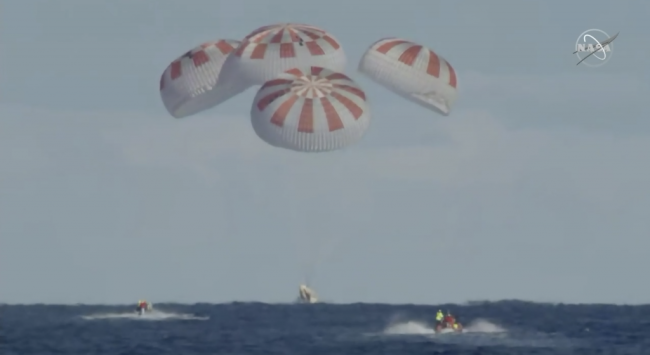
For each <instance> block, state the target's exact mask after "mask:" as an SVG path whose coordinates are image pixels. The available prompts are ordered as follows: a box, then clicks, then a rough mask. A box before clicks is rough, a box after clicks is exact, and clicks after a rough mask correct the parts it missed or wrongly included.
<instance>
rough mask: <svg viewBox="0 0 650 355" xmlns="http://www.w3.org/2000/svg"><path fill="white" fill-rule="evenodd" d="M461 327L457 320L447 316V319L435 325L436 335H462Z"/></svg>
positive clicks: (449, 315)
mask: <svg viewBox="0 0 650 355" xmlns="http://www.w3.org/2000/svg"><path fill="white" fill-rule="evenodd" d="M462 332H463V325H462V324H460V322H459V321H458V320H456V318H455V317H454V316H452V315H451V314H449V313H448V314H447V317H445V318H444V320H443V321H441V322H438V323H437V324H436V334H446V333H462Z"/></svg>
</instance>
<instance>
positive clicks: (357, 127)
mask: <svg viewBox="0 0 650 355" xmlns="http://www.w3.org/2000/svg"><path fill="white" fill-rule="evenodd" d="M251 122H252V124H253V129H254V130H255V133H257V135H258V136H259V137H260V138H262V139H263V140H264V141H266V142H267V143H269V144H270V145H273V146H276V147H280V148H286V149H291V150H296V151H302V152H324V151H330V150H335V149H340V148H344V147H347V146H350V145H352V144H355V143H357V142H358V141H359V140H361V138H362V137H363V135H364V134H365V132H366V130H367V129H368V127H369V125H370V108H369V107H368V103H367V102H366V94H365V93H364V92H363V90H362V89H361V88H360V87H359V86H358V85H357V84H356V83H355V82H354V81H352V79H350V78H348V77H347V76H346V75H345V74H342V73H340V72H336V71H332V70H329V69H325V68H322V67H315V66H312V67H306V69H303V70H301V69H296V68H294V69H291V70H288V71H286V72H284V73H281V74H280V75H277V76H276V78H275V79H272V80H269V81H267V82H266V83H265V84H264V85H263V86H262V87H261V88H260V89H259V90H258V92H257V95H256V96H255V100H254V101H253V105H252V107H251Z"/></svg>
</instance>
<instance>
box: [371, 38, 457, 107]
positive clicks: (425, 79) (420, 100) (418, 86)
mask: <svg viewBox="0 0 650 355" xmlns="http://www.w3.org/2000/svg"><path fill="white" fill-rule="evenodd" d="M359 71H360V72H361V73H363V74H365V75H366V76H368V77H370V78H371V79H372V80H373V81H375V82H376V83H378V84H380V85H382V86H384V87H386V88H388V89H389V90H391V91H393V92H395V93H397V94H398V95H400V96H402V97H404V98H406V99H408V100H410V101H413V102H415V103H417V104H419V105H422V106H424V107H426V108H428V109H433V110H434V111H437V112H439V113H442V114H443V115H448V114H449V112H450V111H451V108H452V106H453V104H454V102H455V101H456V97H457V95H458V78H457V76H456V72H455V70H454V68H453V67H452V66H451V65H450V64H449V63H448V62H447V61H446V60H445V59H444V58H442V57H441V56H439V55H438V54H436V53H435V52H433V51H432V50H431V49H429V48H426V47H424V46H422V45H420V44H417V43H414V42H411V41H407V40H404V39H400V38H384V39H381V40H379V41H377V42H375V43H374V44H373V45H371V46H370V48H369V49H368V50H367V51H366V53H365V54H364V55H363V57H362V58H361V61H360V63H359Z"/></svg>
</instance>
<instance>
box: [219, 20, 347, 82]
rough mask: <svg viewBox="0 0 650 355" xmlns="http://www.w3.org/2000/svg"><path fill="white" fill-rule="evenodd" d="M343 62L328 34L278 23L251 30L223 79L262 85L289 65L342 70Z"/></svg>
mask: <svg viewBox="0 0 650 355" xmlns="http://www.w3.org/2000/svg"><path fill="white" fill-rule="evenodd" d="M345 65H346V57H345V53H344V52H343V48H342V47H341V44H340V43H339V42H338V41H337V40H336V39H335V38H334V37H333V36H332V35H331V34H329V33H327V32H325V31H324V30H322V29H320V28H317V27H313V26H309V25H303V24H293V23H282V24H275V25H270V26H264V27H261V28H258V29H257V30H255V31H253V32H251V33H250V34H249V35H248V36H246V38H245V39H244V40H243V41H242V43H241V45H240V46H239V47H238V48H237V49H236V50H235V51H234V53H233V54H232V55H231V56H229V58H228V59H227V61H226V63H225V65H224V67H225V68H227V69H225V71H227V76H228V79H227V81H230V82H239V81H241V82H242V83H243V84H245V85H248V86H251V85H262V84H264V83H265V82H266V81H268V80H271V79H274V78H275V77H276V76H277V75H278V74H280V73H283V72H285V71H287V70H289V69H292V68H304V67H309V66H317V67H322V68H327V69H330V70H334V71H344V70H345Z"/></svg>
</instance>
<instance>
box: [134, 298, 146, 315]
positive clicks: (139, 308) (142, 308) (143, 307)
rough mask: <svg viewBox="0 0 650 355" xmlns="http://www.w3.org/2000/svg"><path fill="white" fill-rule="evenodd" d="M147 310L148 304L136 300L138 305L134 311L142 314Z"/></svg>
mask: <svg viewBox="0 0 650 355" xmlns="http://www.w3.org/2000/svg"><path fill="white" fill-rule="evenodd" d="M147 310H149V303H148V302H147V301H145V300H138V305H137V307H136V308H135V311H136V312H138V313H140V314H142V313H144V312H145V311H147Z"/></svg>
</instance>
